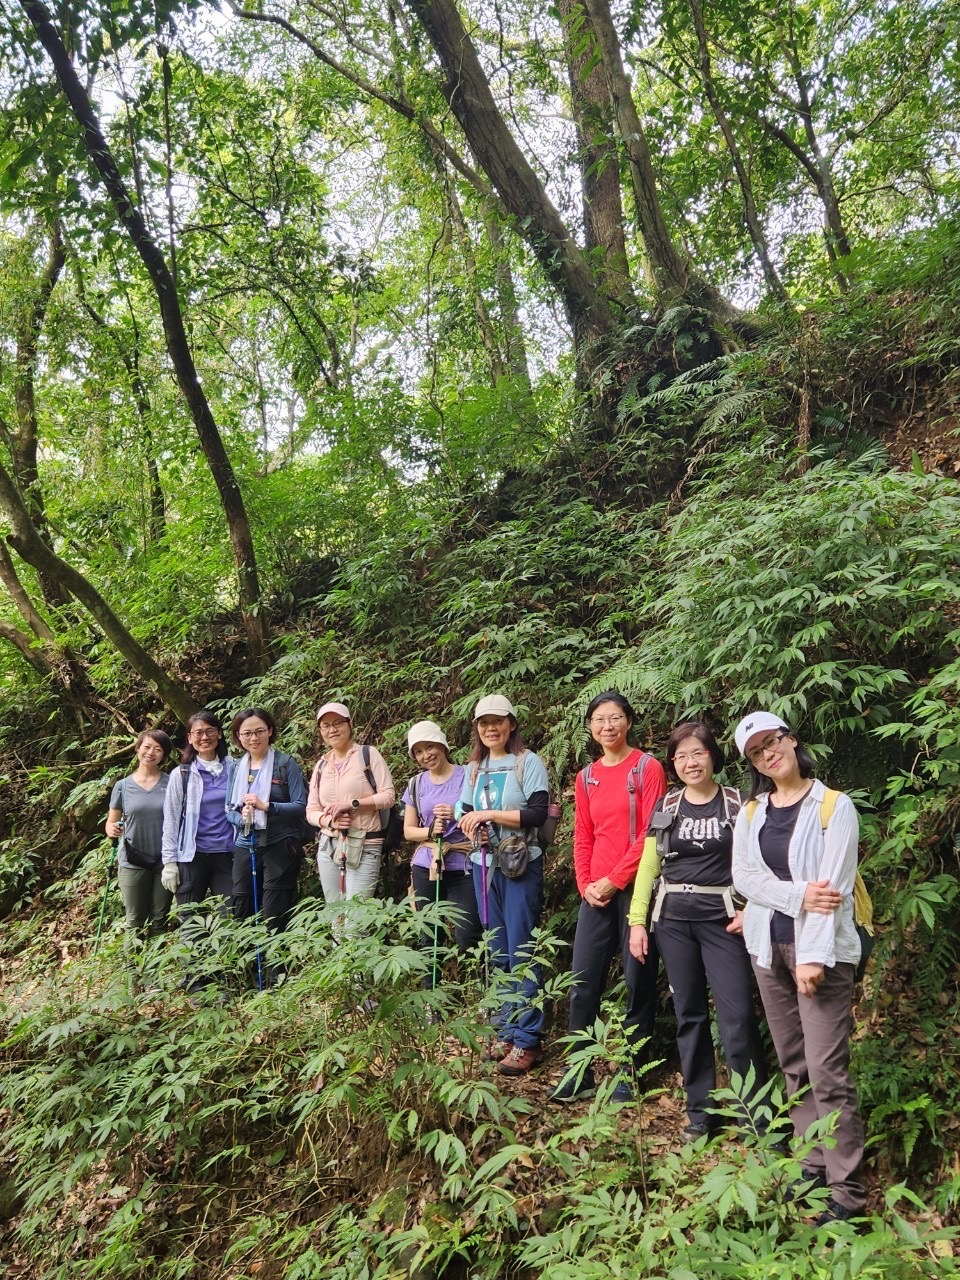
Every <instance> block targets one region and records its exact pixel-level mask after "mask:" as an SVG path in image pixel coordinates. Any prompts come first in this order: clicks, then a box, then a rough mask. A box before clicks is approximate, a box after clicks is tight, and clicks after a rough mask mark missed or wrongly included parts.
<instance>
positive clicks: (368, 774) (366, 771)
mask: <svg viewBox="0 0 960 1280" xmlns="http://www.w3.org/2000/svg"><path fill="white" fill-rule="evenodd" d="M360 759H361V760H362V761H363V775H364V777H365V778H366V780H367V782H369V783H370V790H371V791H373V792H374V793H376V790H377V783H376V780H375V779H374V776H373V770H372V769H371V768H370V748H369V747H368V746H367V744H366V743H364V744H363V746H362V747H361V748H360Z"/></svg>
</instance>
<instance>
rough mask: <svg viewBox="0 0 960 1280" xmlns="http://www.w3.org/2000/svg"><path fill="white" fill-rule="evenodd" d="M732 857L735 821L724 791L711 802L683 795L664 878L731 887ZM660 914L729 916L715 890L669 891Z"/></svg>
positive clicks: (668, 916)
mask: <svg viewBox="0 0 960 1280" xmlns="http://www.w3.org/2000/svg"><path fill="white" fill-rule="evenodd" d="M658 807H659V806H658ZM734 816H735V815H734ZM732 857H733V823H732V821H728V820H727V816H726V808H725V806H724V802H723V791H722V790H719V791H718V792H717V794H716V795H715V796H714V797H713V799H712V800H710V801H709V802H708V803H707V804H691V803H690V801H689V800H688V799H687V797H686V796H685V795H684V796H682V797H681V799H680V807H679V808H678V810H677V816H676V818H674V820H673V826H672V827H671V828H670V855H669V857H667V858H666V859H665V860H664V862H663V865H662V866H661V868H660V874H661V876H662V877H663V878H664V880H666V881H668V882H669V883H672V884H696V885H713V886H720V887H727V886H729V885H730V884H731V883H732V873H731V860H732ZM660 915H661V917H663V918H666V919H670V920H718V919H728V915H727V908H726V907H725V906H724V903H723V898H722V897H721V896H720V895H719V894H712V893H709V894H708V893H668V894H667V895H666V897H665V898H664V900H663V908H662V910H661V912H660Z"/></svg>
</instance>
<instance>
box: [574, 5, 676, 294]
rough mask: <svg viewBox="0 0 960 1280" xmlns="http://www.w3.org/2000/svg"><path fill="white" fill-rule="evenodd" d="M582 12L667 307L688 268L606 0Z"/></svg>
mask: <svg viewBox="0 0 960 1280" xmlns="http://www.w3.org/2000/svg"><path fill="white" fill-rule="evenodd" d="M584 7H585V9H586V12H587V16H588V17H589V19H590V23H591V26H592V27H593V33H594V35H595V37H596V40H597V47H598V50H599V53H600V64H601V66H602V67H603V74H604V76H605V78H606V82H607V92H608V93H609V95H610V103H611V105H612V107H613V114H614V118H615V119H616V122H617V129H618V131H619V134H620V139H621V141H622V143H623V147H624V150H625V151H626V154H627V159H628V161H629V164H630V177H631V179H632V181H633V198H634V203H635V204H636V209H637V222H638V224H639V227H640V234H641V236H642V237H643V243H644V247H645V249H646V251H647V260H648V264H649V269H650V274H651V276H652V278H653V281H654V284H655V285H656V289H657V292H658V293H659V294H660V295H661V296H662V297H663V299H664V300H665V301H666V302H667V303H670V302H673V301H676V300H677V299H679V298H681V297H682V296H683V295H684V293H685V292H686V289H687V285H688V284H689V283H690V271H689V267H688V264H687V261H686V259H685V258H684V257H683V255H681V253H680V252H679V250H678V249H677V247H676V245H675V244H674V243H673V237H672V236H671V234H670V229H669V227H668V226H667V223H666V219H665V218H664V216H663V210H662V208H661V207H660V196H659V193H658V191H657V180H656V175H655V174H654V172H653V161H652V160H651V158H650V147H649V145H648V143H647V136H646V134H645V133H644V129H643V125H642V124H641V123H640V116H639V114H638V113H637V107H636V103H635V102H634V101H633V89H632V87H631V85H630V80H629V78H628V77H627V73H626V71H625V69H624V66H623V57H622V54H621V51H620V38H619V36H618V35H617V32H616V28H615V27H614V25H613V16H612V15H611V13H610V5H609V3H608V0H584Z"/></svg>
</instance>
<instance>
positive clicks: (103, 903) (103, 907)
mask: <svg viewBox="0 0 960 1280" xmlns="http://www.w3.org/2000/svg"><path fill="white" fill-rule="evenodd" d="M110 844H111V846H112V848H111V850H110V861H109V863H108V864H107V878H106V881H105V882H104V886H103V897H102V898H101V900H100V915H99V917H98V919H97V936H96V937H95V938H94V940H93V954H94V955H96V954H97V952H98V951H99V950H100V935H101V933H103V920H104V916H105V915H106V913H107V894H108V893H109V892H110V873H111V872H112V871H113V864H114V863H115V862H116V860H117V849H118V848H119V847H120V842H119V840H111V841H110Z"/></svg>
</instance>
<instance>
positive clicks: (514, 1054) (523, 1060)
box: [497, 1044, 543, 1076]
mask: <svg viewBox="0 0 960 1280" xmlns="http://www.w3.org/2000/svg"><path fill="white" fill-rule="evenodd" d="M542 1060H543V1050H542V1049H521V1048H520V1046H519V1045H518V1044H513V1045H511V1046H510V1052H509V1053H508V1054H507V1056H506V1057H505V1058H503V1059H502V1060H501V1062H500V1065H499V1067H497V1070H498V1071H499V1072H500V1074H501V1075H504V1076H522V1075H525V1074H526V1073H527V1072H528V1071H529V1070H530V1068H531V1067H535V1066H536V1065H537V1063H538V1062H542Z"/></svg>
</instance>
